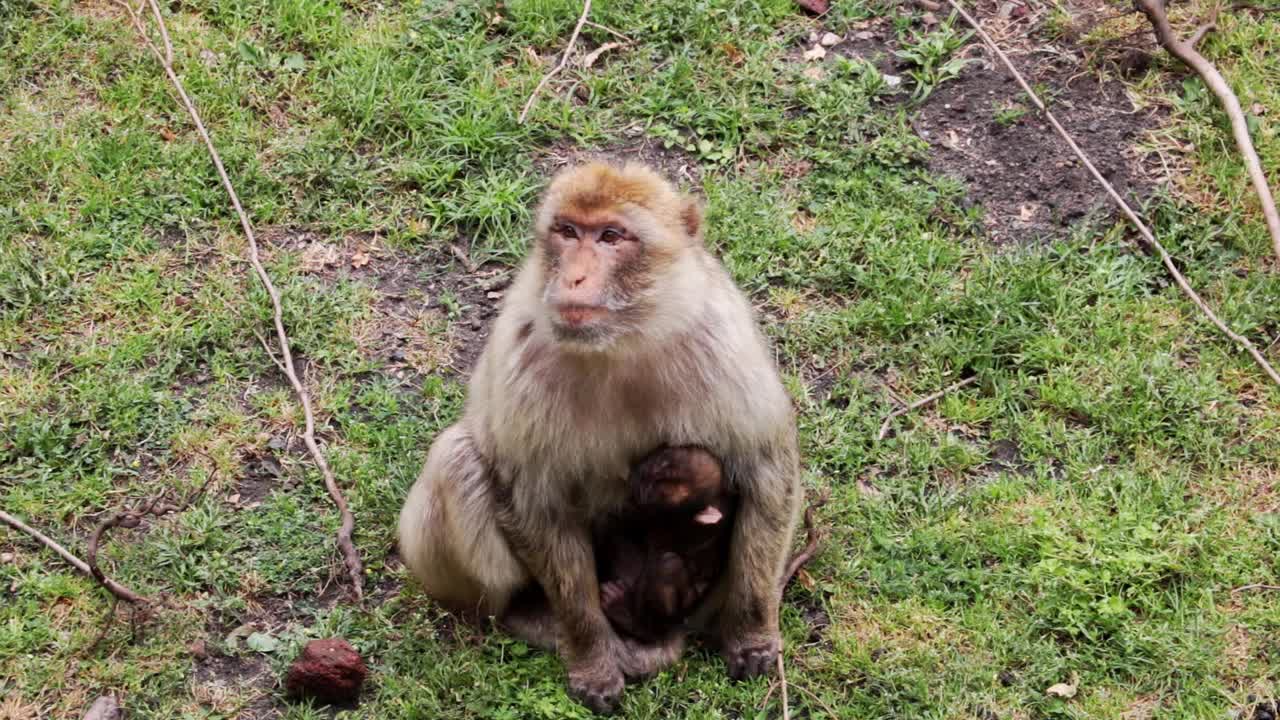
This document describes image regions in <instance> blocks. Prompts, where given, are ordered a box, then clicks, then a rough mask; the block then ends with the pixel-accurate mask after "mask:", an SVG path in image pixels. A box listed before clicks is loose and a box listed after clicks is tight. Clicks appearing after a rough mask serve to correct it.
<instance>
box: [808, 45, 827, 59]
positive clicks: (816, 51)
mask: <svg viewBox="0 0 1280 720" xmlns="http://www.w3.org/2000/svg"><path fill="white" fill-rule="evenodd" d="M826 56H827V49H826V48H824V47H822V46H821V45H814V46H813V48H812V49H809V50H805V51H804V59H805V60H808V61H809V62H814V61H817V60H821V59H822V58H824V57H826Z"/></svg>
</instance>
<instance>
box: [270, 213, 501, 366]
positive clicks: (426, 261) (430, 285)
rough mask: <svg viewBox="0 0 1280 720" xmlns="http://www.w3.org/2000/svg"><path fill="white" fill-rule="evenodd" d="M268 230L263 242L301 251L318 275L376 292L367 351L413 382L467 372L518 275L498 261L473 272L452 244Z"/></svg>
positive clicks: (365, 339) (306, 266) (364, 339)
mask: <svg viewBox="0 0 1280 720" xmlns="http://www.w3.org/2000/svg"><path fill="white" fill-rule="evenodd" d="M261 235H262V237H263V239H264V244H266V243H269V244H270V246H271V247H273V248H283V249H286V250H289V251H291V252H297V253H299V255H300V257H301V259H302V263H303V268H304V269H305V270H306V272H308V273H309V274H311V275H313V276H315V277H317V278H320V279H322V280H324V281H326V282H330V283H336V282H339V281H344V280H345V281H354V282H357V283H360V284H362V285H364V286H366V287H368V288H370V289H371V290H373V291H374V292H375V293H376V295H377V296H376V298H375V300H374V303H373V310H374V315H375V316H374V318H372V319H371V320H372V322H371V323H370V328H371V329H370V331H369V332H368V333H365V334H364V335H363V337H361V338H360V339H361V341H362V344H363V345H364V347H363V348H362V349H363V350H364V352H365V353H366V355H367V356H369V357H370V358H373V359H378V360H382V361H383V362H385V363H386V368H387V371H388V372H389V373H390V374H391V375H393V376H396V377H399V378H402V379H405V380H409V381H413V380H418V379H420V378H421V376H424V375H427V374H432V373H435V374H444V375H446V376H452V377H466V376H467V375H468V374H469V373H470V371H471V368H472V366H473V365H474V364H475V360H476V358H477V357H478V356H479V354H480V350H481V349H482V348H483V347H484V341H485V340H486V339H487V337H488V327H489V322H490V321H491V320H492V319H493V318H494V317H495V316H496V315H497V312H498V308H499V307H500V305H501V302H502V293H503V291H504V290H505V289H506V286H507V284H508V283H509V282H510V280H511V272H512V270H511V269H510V268H508V267H506V266H502V265H499V264H497V263H488V264H485V265H483V266H481V267H478V268H473V269H470V270H469V269H468V268H467V267H465V266H464V264H463V261H462V260H461V259H460V258H459V257H458V256H457V253H456V252H455V251H454V250H453V249H452V248H450V247H448V246H443V247H441V246H435V247H430V248H426V249H424V250H421V251H407V250H403V249H397V248H391V247H388V246H387V245H386V244H385V243H383V242H382V241H381V240H380V239H379V238H378V237H376V236H372V235H363V236H350V237H346V238H338V239H334V238H328V237H325V236H322V235H320V234H318V233H314V232H312V231H309V230H306V229H292V228H272V229H267V230H264V231H263V232H262V233H261ZM459 251H462V248H461V247H459Z"/></svg>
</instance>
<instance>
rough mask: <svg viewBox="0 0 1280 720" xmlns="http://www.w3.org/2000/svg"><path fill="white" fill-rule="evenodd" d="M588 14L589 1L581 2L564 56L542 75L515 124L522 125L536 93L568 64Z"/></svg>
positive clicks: (535, 98) (536, 97)
mask: <svg viewBox="0 0 1280 720" xmlns="http://www.w3.org/2000/svg"><path fill="white" fill-rule="evenodd" d="M590 12H591V0H583V3H582V15H581V16H580V17H579V18H578V24H577V25H574V26H573V34H572V35H570V36H569V44H568V45H565V47H564V54H563V55H561V56H560V62H558V63H556V66H555V67H553V68H551V72H549V73H547V74H546V75H543V76H542V79H541V80H539V81H538V86H537V87H535V88H534V89H533V94H531V95H530V96H529V99H528V100H526V101H525V103H524V108H523V109H522V110H521V111H520V117H519V118H518V119H517V120H516V122H518V123H520V124H521V125H523V124H524V119H525V116H527V115H528V114H529V110H530V109H532V108H533V101H534V100H537V99H538V93H540V92H542V88H544V87H546V86H547V83H549V82H551V78H553V77H555V76H556V73H559V72H560V71H561V70H563V69H564V66H565V65H568V64H569V56H570V55H572V54H573V46H574V44H575V43H577V42H578V34H579V33H581V32H582V26H583V25H586V24H587V15H588V14H589V13H590Z"/></svg>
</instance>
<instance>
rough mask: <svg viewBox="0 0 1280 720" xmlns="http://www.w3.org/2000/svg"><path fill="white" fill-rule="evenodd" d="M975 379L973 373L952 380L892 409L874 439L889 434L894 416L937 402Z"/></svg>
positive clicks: (881, 438) (897, 416)
mask: <svg viewBox="0 0 1280 720" xmlns="http://www.w3.org/2000/svg"><path fill="white" fill-rule="evenodd" d="M977 379H978V376H977V375H973V376H971V377H967V378H965V379H964V380H961V381H959V382H953V383H951V384H950V385H948V386H946V387H944V388H942V389H941V390H939V391H938V392H936V393H934V394H932V395H928V396H925V397H922V398H920V399H919V400H917V401H915V402H913V403H911V404H910V405H908V406H906V407H901V408H898V409H897V410H894V411H893V412H891V413H889V414H888V416H886V417H885V419H884V422H883V423H881V424H880V433H879V434H878V435H876V440H883V439H884V438H885V436H886V435H888V434H889V428H890V426H892V425H893V421H894V420H895V419H896V418H899V417H902V416H903V415H906V414H907V413H909V412H915V411H916V410H919V409H920V408H922V407H924V406H925V405H928V404H930V403H934V402H937V401H938V399H939V398H941V397H942V396H944V395H946V394H947V393H950V392H955V391H956V390H959V389H960V388H962V387H964V386H966V385H971V384H973V383H974V382H976V381H977Z"/></svg>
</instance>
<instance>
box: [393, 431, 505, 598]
mask: <svg viewBox="0 0 1280 720" xmlns="http://www.w3.org/2000/svg"><path fill="white" fill-rule="evenodd" d="M490 486H491V485H490V481H489V477H488V472H487V470H486V464H485V463H484V462H483V461H482V460H481V458H480V455H479V453H478V452H477V451H476V449H475V445H474V443H473V442H472V441H471V437H470V435H469V434H468V432H467V430H466V429H465V428H464V427H463V426H462V425H460V424H459V425H453V426H451V427H449V428H448V429H447V430H445V431H444V432H443V433H441V434H440V436H439V437H438V438H436V441H435V442H434V443H432V445H431V450H430V451H429V452H428V453H427V462H426V464H425V465H424V466H423V468H422V473H421V474H420V475H419V476H418V479H417V481H415V482H414V484H413V488H412V489H410V490H409V496H408V498H407V499H406V500H405V504H404V508H403V509H402V510H401V511H400V529H399V530H400V555H401V557H402V558H403V560H404V564H405V566H406V567H408V568H409V570H410V572H412V573H413V575H414V576H415V577H417V579H418V580H419V582H421V583H422V586H423V588H424V589H425V590H426V593H427V594H428V595H429V596H431V597H432V598H433V599H435V600H436V601H437V602H439V603H441V604H443V605H445V606H446V607H449V608H451V609H454V610H456V611H459V612H462V613H468V614H473V613H474V614H478V615H480V616H481V617H484V616H488V615H499V616H501V615H502V614H503V613H504V611H505V610H506V608H507V604H508V602H509V601H510V599H511V597H512V595H513V594H514V593H515V592H516V591H517V590H518V589H520V588H521V587H523V586H524V585H527V584H528V582H529V579H530V578H529V574H528V572H527V571H526V570H525V569H524V567H523V566H522V565H521V563H520V561H519V560H517V559H516V557H515V555H514V554H512V552H511V549H510V547H509V546H508V544H507V541H506V538H505V537H504V536H503V534H502V532H501V530H500V529H499V528H498V525H497V520H496V512H495V508H494V504H493V500H492V498H491V495H490Z"/></svg>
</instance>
